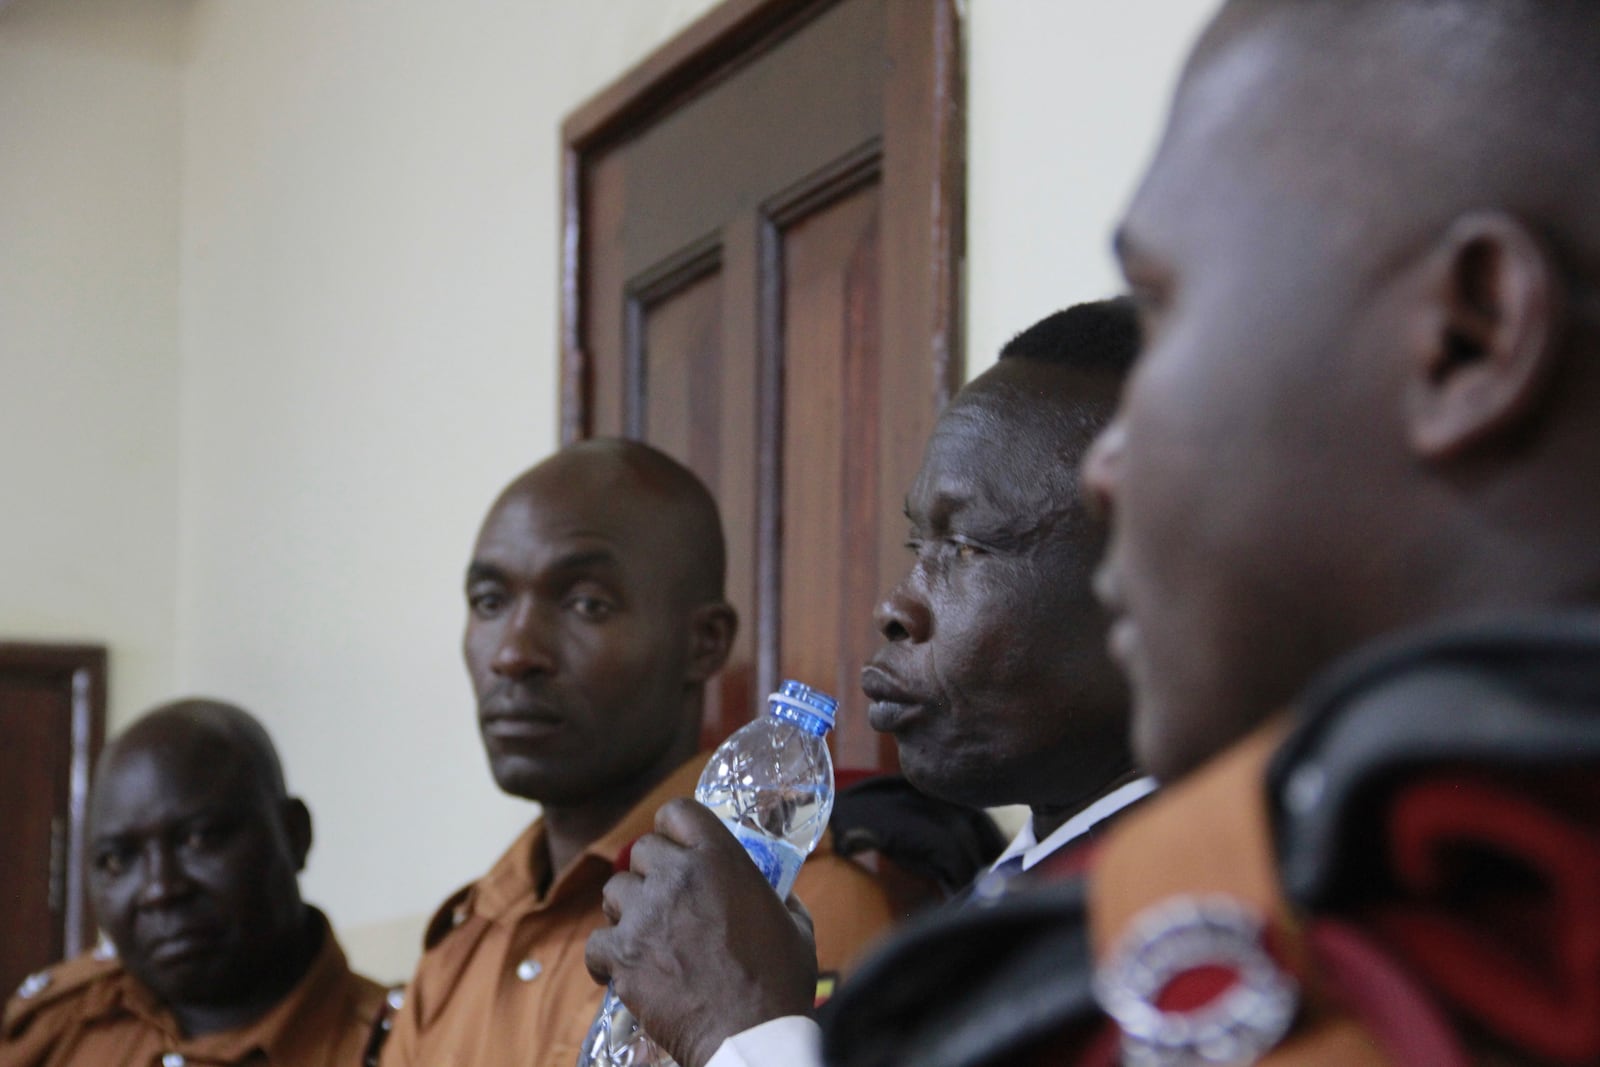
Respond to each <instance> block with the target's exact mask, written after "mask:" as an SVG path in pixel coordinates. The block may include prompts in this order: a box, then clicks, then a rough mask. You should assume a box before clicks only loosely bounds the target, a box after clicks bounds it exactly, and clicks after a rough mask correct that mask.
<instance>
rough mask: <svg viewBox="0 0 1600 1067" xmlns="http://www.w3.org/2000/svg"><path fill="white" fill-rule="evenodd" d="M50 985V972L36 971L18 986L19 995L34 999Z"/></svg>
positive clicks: (26, 998)
mask: <svg viewBox="0 0 1600 1067" xmlns="http://www.w3.org/2000/svg"><path fill="white" fill-rule="evenodd" d="M49 987H50V972H49V971H36V972H34V973H33V974H30V975H28V977H26V978H24V979H23V980H22V984H21V985H20V986H18V987H17V996H18V997H20V998H22V999H23V1000H32V999H33V998H34V997H36V996H38V995H39V994H40V993H43V992H44V991H45V990H46V989H48V988H49Z"/></svg>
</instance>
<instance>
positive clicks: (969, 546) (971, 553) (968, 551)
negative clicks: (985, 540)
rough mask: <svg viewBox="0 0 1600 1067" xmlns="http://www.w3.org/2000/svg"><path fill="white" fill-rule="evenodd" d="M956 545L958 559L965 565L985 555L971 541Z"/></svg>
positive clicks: (960, 542)
mask: <svg viewBox="0 0 1600 1067" xmlns="http://www.w3.org/2000/svg"><path fill="white" fill-rule="evenodd" d="M955 544H956V558H957V559H959V560H961V561H962V562H963V563H965V562H967V561H970V560H974V559H977V558H978V557H979V556H981V555H983V549H981V548H979V547H978V546H977V545H975V544H973V543H972V542H970V541H957V542H956V543H955Z"/></svg>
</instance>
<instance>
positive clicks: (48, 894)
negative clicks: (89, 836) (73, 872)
mask: <svg viewBox="0 0 1600 1067" xmlns="http://www.w3.org/2000/svg"><path fill="white" fill-rule="evenodd" d="M71 717H72V702H71V697H70V694H68V693H65V692H63V691H62V689H61V687H60V686H58V685H52V684H50V683H48V682H45V681H36V680H32V679H23V680H14V681H12V682H11V683H10V684H8V685H6V686H5V688H4V691H3V693H0V870H3V871H4V872H5V876H4V878H3V879H0V912H3V914H4V915H5V916H6V917H7V918H0V989H5V990H12V989H15V988H16V987H17V983H18V982H20V981H22V978H23V976H24V975H26V974H28V973H29V972H30V971H33V970H36V969H38V968H39V967H42V966H44V965H45V964H47V963H50V962H52V961H53V960H56V959H59V958H60V956H61V953H62V949H63V947H64V946H63V943H62V940H63V934H64V930H63V928H62V924H61V915H62V912H63V911H64V905H65V900H64V899H63V898H55V897H56V895H57V894H60V893H62V892H63V891H64V888H65V886H64V884H63V882H62V881H61V879H62V877H63V874H64V872H63V871H62V870H60V869H59V867H60V865H61V864H62V863H63V862H64V861H65V858H66V856H65V849H66V847H67V841H66V829H67V824H66V810H67V784H68V783H67V780H68V774H69V766H68V764H69V761H70V758H71V751H70V747H69V743H68V742H69V729H70V728H69V724H70V722H71ZM53 868H54V869H53ZM53 898H55V899H53ZM10 916H30V917H31V920H30V921H26V922H15V921H11V920H10V918H9V917H10ZM41 920H43V921H41Z"/></svg>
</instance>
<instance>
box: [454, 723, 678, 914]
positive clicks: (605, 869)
mask: <svg viewBox="0 0 1600 1067" xmlns="http://www.w3.org/2000/svg"><path fill="white" fill-rule="evenodd" d="M706 758H707V754H706V753H704V752H702V753H699V754H697V755H696V756H694V757H693V758H692V759H690V760H689V761H688V762H687V763H685V764H683V765H682V766H681V767H679V768H678V769H677V770H675V771H673V772H672V773H671V774H669V775H668V776H667V777H666V778H664V779H662V780H661V782H660V783H659V784H658V785H657V786H656V787H655V788H654V789H652V790H651V791H650V792H649V793H647V794H646V795H645V796H644V798H643V799H642V800H640V801H639V803H637V804H635V805H634V806H633V807H632V808H631V809H630V810H629V811H628V813H627V814H626V815H624V816H623V817H622V818H621V819H620V820H618V822H617V824H616V825H615V826H613V827H612V828H611V829H610V830H607V831H606V832H605V833H604V834H602V835H601V836H600V837H598V838H596V839H595V840H594V841H593V842H591V843H590V845H589V847H588V848H586V849H584V850H583V852H582V854H580V855H579V857H578V858H577V859H576V860H574V861H573V862H572V864H571V865H570V866H568V868H567V869H566V870H565V871H562V872H560V876H559V877H557V878H556V879H555V880H554V882H552V883H551V885H550V889H549V891H548V892H547V893H546V894H545V895H544V897H543V899H541V898H540V897H539V886H540V885H541V884H543V883H544V882H546V881H547V880H549V874H550V870H549V864H550V854H549V852H548V851H547V850H546V848H545V826H544V820H543V819H542V818H540V819H535V820H534V821H533V823H532V824H531V825H529V827H528V828H527V829H526V830H524V831H523V832H522V834H521V835H520V836H519V837H518V838H517V839H516V841H514V842H513V843H512V845H511V847H510V848H509V849H507V850H506V852H505V854H504V855H502V856H501V857H500V858H499V859H498V860H497V861H495V865H494V866H493V867H491V868H489V873H488V874H486V875H484V876H483V877H482V878H480V879H479V880H478V881H477V883H476V884H475V885H474V886H473V887H472V889H471V891H470V892H469V893H468V894H467V898H466V900H465V901H463V902H462V905H461V906H462V909H463V910H464V911H465V912H468V913H471V914H476V915H480V916H482V917H484V918H486V919H490V920H494V921H511V920H514V919H515V918H516V917H517V916H518V915H521V914H522V913H523V912H525V911H543V910H545V909H546V908H549V907H552V906H554V905H556V904H558V903H560V902H562V901H565V900H568V899H570V898H571V897H572V896H574V895H575V894H578V893H581V892H583V890H584V887H586V886H588V884H589V883H590V882H592V881H594V880H595V879H598V880H599V881H600V882H602V883H603V882H604V881H605V880H606V879H607V878H610V877H611V873H612V871H613V870H614V869H615V867H616V863H617V860H618V859H619V858H620V857H621V856H622V853H623V850H624V849H626V848H627V847H628V846H629V845H631V844H633V842H634V841H635V840H637V839H638V838H640V837H642V836H643V835H645V834H647V833H649V832H650V831H651V830H653V829H654V828H655V822H656V809H657V808H659V807H661V805H663V804H665V803H666V802H667V801H669V800H672V799H674V798H676V797H683V796H690V795H692V794H693V793H694V787H695V784H696V783H697V782H698V781H699V780H700V770H701V768H702V767H704V766H705V762H706Z"/></svg>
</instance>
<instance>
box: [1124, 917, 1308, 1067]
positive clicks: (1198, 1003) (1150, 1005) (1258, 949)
mask: <svg viewBox="0 0 1600 1067" xmlns="http://www.w3.org/2000/svg"><path fill="white" fill-rule="evenodd" d="M1265 933H1266V924H1265V923H1264V922H1263V921H1262V919H1261V917H1260V915H1259V914H1258V913H1257V912H1255V911H1254V910H1253V909H1251V908H1249V907H1247V906H1246V905H1244V904H1242V903H1240V902H1239V901H1237V900H1234V899H1233V898H1231V897H1225V896H1203V897H1190V896H1185V897H1176V898H1174V899H1172V900H1167V901H1163V902H1162V903H1160V904H1157V905H1155V906H1153V907H1151V908H1148V909H1146V910H1145V911H1144V912H1142V913H1140V915H1139V916H1138V917H1137V918H1136V919H1135V920H1134V921H1133V923H1132V924H1131V925H1130V926H1129V928H1128V932H1127V934H1126V935H1125V936H1124V937H1123V939H1122V943H1121V945H1120V946H1118V948H1117V950H1116V952H1115V953H1113V954H1112V956H1111V957H1110V958H1109V959H1107V960H1106V961H1105V962H1104V963H1102V964H1101V965H1100V967H1099V968H1098V969H1097V970H1096V972H1095V996H1096V998H1097V999H1098V1000H1099V1001H1100V1006H1101V1007H1102V1008H1104V1009H1105V1011H1106V1014H1108V1015H1110V1016H1111V1018H1112V1019H1114V1020H1116V1023H1117V1025H1118V1026H1119V1027H1120V1028H1121V1030H1122V1055H1123V1063H1124V1064H1126V1067H1221V1065H1224V1064H1226V1065H1237V1064H1250V1063H1254V1062H1255V1061H1256V1060H1257V1059H1259V1058H1260V1057H1261V1056H1262V1055H1264V1054H1265V1053H1266V1052H1267V1051H1269V1050H1270V1049H1271V1048H1272V1047H1273V1046H1275V1045H1276V1044H1277V1043H1278V1042H1279V1041H1281V1040H1283V1037H1284V1035H1285V1034H1287V1033H1288V1032H1289V1027H1290V1026H1291V1025H1293V1023H1294V1017H1295V1013H1296V1011H1297V1010H1298V1009H1299V1003H1300V987H1299V983H1297V982H1296V981H1295V979H1294V977H1293V976H1292V975H1290V974H1289V973H1288V972H1287V971H1285V970H1284V969H1283V968H1282V967H1281V966H1280V965H1279V964H1278V961H1277V960H1275V959H1274V958H1273V957H1272V954H1271V953H1270V952H1268V951H1267V947H1266V943H1265Z"/></svg>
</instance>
